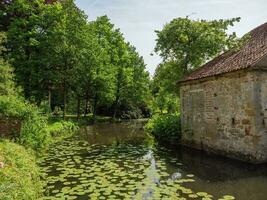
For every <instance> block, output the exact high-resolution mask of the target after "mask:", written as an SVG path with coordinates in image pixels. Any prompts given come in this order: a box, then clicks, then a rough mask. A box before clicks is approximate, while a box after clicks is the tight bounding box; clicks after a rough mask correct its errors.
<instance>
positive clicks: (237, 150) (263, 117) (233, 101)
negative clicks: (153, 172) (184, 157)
mask: <svg viewBox="0 0 267 200" xmlns="http://www.w3.org/2000/svg"><path fill="white" fill-rule="evenodd" d="M179 85H180V96H181V120H182V134H183V135H182V143H183V144H184V145H188V146H191V147H194V148H198V149H203V150H205V151H211V152H214V153H217V154H222V155H225V156H228V157H232V158H237V159H241V160H245V161H249V162H253V163H263V162H267V23H265V24H263V25H261V26H259V27H257V28H256V29H254V30H252V31H251V32H250V38H249V41H247V43H246V44H245V45H244V46H243V47H242V48H241V49H240V50H238V51H235V52H233V51H228V52H226V53H224V54H222V55H220V56H218V57H217V58H215V59H213V60H212V61H210V62H208V63H206V64H205V65H204V66H202V67H201V68H199V69H197V70H195V71H193V72H192V73H191V74H190V75H189V76H187V77H185V78H184V79H183V80H181V81H179Z"/></svg>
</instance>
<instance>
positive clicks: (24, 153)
mask: <svg viewBox="0 0 267 200" xmlns="http://www.w3.org/2000/svg"><path fill="white" fill-rule="evenodd" d="M0 163H1V165H2V166H0V199H1V200H14V199H16V200H25V199H28V200H35V199H38V198H39V197H40V195H41V190H42V185H41V180H40V178H39V177H40V172H39V169H38V167H37V165H36V162H35V156H34V154H33V152H31V151H29V150H26V149H25V148H24V147H22V146H19V145H17V144H14V143H11V142H9V141H0Z"/></svg>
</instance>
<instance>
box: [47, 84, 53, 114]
mask: <svg viewBox="0 0 267 200" xmlns="http://www.w3.org/2000/svg"><path fill="white" fill-rule="evenodd" d="M51 98H52V94H51V89H50V88H49V89H48V107H49V112H50V111H51V110H52V108H51Z"/></svg>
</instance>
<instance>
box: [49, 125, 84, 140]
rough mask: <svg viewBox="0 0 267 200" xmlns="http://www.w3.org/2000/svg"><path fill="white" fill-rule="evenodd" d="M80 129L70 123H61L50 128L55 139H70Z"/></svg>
mask: <svg viewBox="0 0 267 200" xmlns="http://www.w3.org/2000/svg"><path fill="white" fill-rule="evenodd" d="M78 129H79V127H78V126H77V125H75V124H74V123H73V122H70V121H59V122H55V123H53V124H51V125H49V126H48V131H49V132H50V134H51V135H52V136H53V137H68V136H71V135H72V134H73V133H75V132H76V131H77V130H78Z"/></svg>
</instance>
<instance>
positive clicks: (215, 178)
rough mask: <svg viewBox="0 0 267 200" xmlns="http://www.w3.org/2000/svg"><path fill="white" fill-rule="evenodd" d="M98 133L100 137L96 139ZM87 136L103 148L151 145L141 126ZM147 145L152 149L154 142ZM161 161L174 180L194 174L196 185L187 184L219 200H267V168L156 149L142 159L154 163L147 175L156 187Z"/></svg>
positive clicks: (107, 128) (100, 129)
mask: <svg viewBox="0 0 267 200" xmlns="http://www.w3.org/2000/svg"><path fill="white" fill-rule="evenodd" d="M96 132H97V133H100V135H99V134H98V135H97V136H96V135H95V133H96ZM86 135H87V136H88V138H87V139H88V141H89V142H90V141H93V143H95V142H97V143H102V144H103V143H105V144H107V143H114V142H115V143H122V142H129V143H143V142H144V141H146V142H147V141H148V139H147V136H146V135H145V134H144V132H143V130H142V124H138V123H136V124H131V123H130V124H105V125H96V126H94V127H90V128H89V129H88V130H87V134H86ZM92 137H93V139H92ZM147 143H148V144H150V147H151V143H153V142H151V141H150V143H149V142H147ZM152 146H153V145H152ZM154 154H156V157H155V156H154ZM159 157H165V158H167V159H166V163H167V169H168V172H169V173H170V174H171V178H172V179H173V180H176V179H179V178H181V177H182V174H194V175H195V177H194V179H196V182H194V183H190V184H187V185H188V186H189V185H190V188H192V189H193V190H196V191H206V192H207V193H210V194H213V195H214V197H216V198H219V197H221V196H223V195H225V194H232V195H233V196H235V197H236V199H240V200H243V199H244V200H266V199H267V190H266V188H267V165H252V164H247V163H243V162H239V161H235V160H232V159H227V158H224V157H220V156H215V155H209V154H207V153H204V152H201V151H197V150H192V149H189V148H185V147H179V148H178V147H171V148H168V149H167V148H165V147H162V146H157V147H155V149H153V150H149V151H148V153H147V154H146V155H145V156H144V157H143V159H147V160H149V161H150V162H151V165H150V168H149V169H150V171H149V170H148V172H147V173H148V174H147V175H148V176H151V181H153V182H155V183H158V182H159V180H158V179H157V178H155V176H154V175H155V172H156V159H157V158H159ZM173 158H176V159H177V160H178V161H179V163H180V164H179V163H178V166H177V163H176V164H174V163H172V162H171V160H172V159H173Z"/></svg>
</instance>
